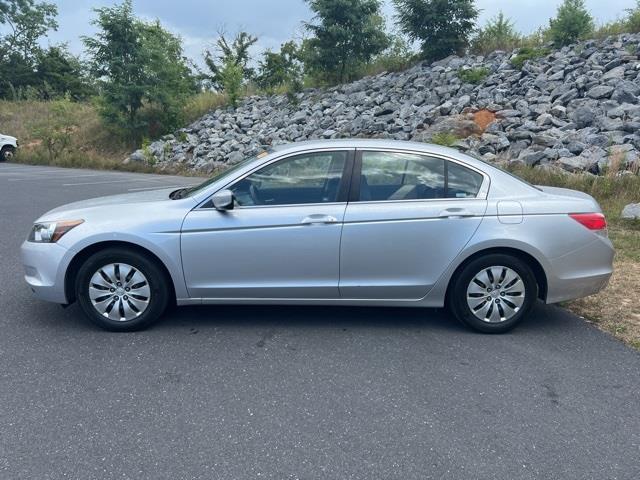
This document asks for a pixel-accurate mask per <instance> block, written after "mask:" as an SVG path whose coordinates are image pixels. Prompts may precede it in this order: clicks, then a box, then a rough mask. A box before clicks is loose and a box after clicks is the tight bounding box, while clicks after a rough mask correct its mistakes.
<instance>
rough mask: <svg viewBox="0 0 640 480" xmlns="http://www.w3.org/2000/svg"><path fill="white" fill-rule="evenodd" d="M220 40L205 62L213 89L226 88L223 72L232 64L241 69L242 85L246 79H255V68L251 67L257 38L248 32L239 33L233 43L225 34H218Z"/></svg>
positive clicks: (206, 52) (205, 58) (206, 55)
mask: <svg viewBox="0 0 640 480" xmlns="http://www.w3.org/2000/svg"><path fill="white" fill-rule="evenodd" d="M218 35H219V36H218V40H217V41H216V47H215V49H214V50H213V51H211V50H206V51H205V53H204V62H205V64H206V65H207V68H208V69H209V74H208V75H207V76H206V77H207V79H208V80H209V82H210V83H211V85H212V86H213V88H215V89H217V90H221V89H223V88H224V85H223V83H224V81H223V77H222V71H223V70H225V69H229V68H230V67H229V66H230V64H231V63H235V64H236V65H238V66H239V67H240V70H241V72H242V79H241V83H242V82H243V81H244V80H245V79H251V78H253V75H254V71H253V68H251V67H250V66H249V61H250V60H251V52H250V51H249V50H250V48H251V47H252V46H253V45H255V44H256V42H257V41H258V38H257V37H254V36H252V35H250V34H249V33H247V32H244V31H242V32H238V33H237V34H236V36H235V38H234V39H233V41H232V42H229V40H228V39H227V38H226V36H225V34H224V32H218Z"/></svg>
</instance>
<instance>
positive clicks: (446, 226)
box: [340, 151, 487, 300]
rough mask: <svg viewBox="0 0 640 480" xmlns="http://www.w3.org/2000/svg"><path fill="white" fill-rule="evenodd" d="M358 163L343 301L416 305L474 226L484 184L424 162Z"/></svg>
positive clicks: (376, 158) (366, 159)
mask: <svg viewBox="0 0 640 480" xmlns="http://www.w3.org/2000/svg"><path fill="white" fill-rule="evenodd" d="M357 157H358V159H357V160H356V164H355V168H354V174H353V175H354V176H353V181H352V188H351V190H352V195H353V196H352V198H351V201H350V202H349V205H348V207H347V211H346V213H345V218H344V227H343V234H342V247H341V254H340V258H341V266H340V272H341V273H340V293H341V296H342V298H348V299H395V300H400V299H406V300H416V299H420V298H422V297H424V296H425V295H426V294H427V293H428V292H429V290H430V289H431V288H432V287H433V285H435V283H436V282H437V280H438V278H439V277H440V275H441V274H442V273H443V272H444V270H445V269H446V268H447V267H448V266H449V265H450V263H451V262H452V261H453V260H454V258H455V257H456V256H457V255H458V254H459V253H460V251H461V250H462V249H463V248H464V246H465V245H466V244H467V242H468V241H469V240H470V239H471V237H472V236H473V234H474V233H475V231H476V230H477V228H478V226H479V225H480V222H481V221H482V218H483V215H484V213H485V211H486V208H487V202H486V200H485V199H483V198H477V197H478V193H479V192H480V190H481V187H482V185H483V182H484V181H485V177H484V176H483V175H482V174H481V173H479V172H476V171H475V170H471V169H469V168H466V167H464V166H462V165H460V164H458V163H455V162H450V161H448V160H444V159H441V158H435V157H429V156H424V155H414V154H407V153H394V152H388V151H364V152H359V154H358V156H357Z"/></svg>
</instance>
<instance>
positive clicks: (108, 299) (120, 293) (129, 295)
mask: <svg viewBox="0 0 640 480" xmlns="http://www.w3.org/2000/svg"><path fill="white" fill-rule="evenodd" d="M89 298H90V299H91V304H92V305H93V307H94V308H95V309H96V311H97V312H98V313H99V314H100V315H102V316H103V317H105V318H108V319H110V320H114V321H118V322H127V321H130V320H133V319H135V318H137V317H139V316H140V315H142V314H143V313H144V311H145V310H146V309H147V307H148V306H149V302H150V300H151V288H150V287H149V282H148V280H147V278H146V277H145V276H144V274H143V273H142V272H141V271H140V270H138V269H137V268H135V267H132V266H131V265H127V264H125V263H110V264H108V265H105V266H104V267H102V268H100V269H98V271H96V272H95V273H94V274H93V276H92V277H91V280H89Z"/></svg>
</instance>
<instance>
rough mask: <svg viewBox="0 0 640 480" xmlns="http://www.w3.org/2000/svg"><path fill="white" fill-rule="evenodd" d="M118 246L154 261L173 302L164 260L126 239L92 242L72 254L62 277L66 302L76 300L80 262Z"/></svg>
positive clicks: (169, 275) (174, 297) (170, 280)
mask: <svg viewBox="0 0 640 480" xmlns="http://www.w3.org/2000/svg"><path fill="white" fill-rule="evenodd" d="M118 247H119V248H125V249H128V250H131V251H135V252H136V253H138V254H141V255H144V256H145V257H147V258H148V259H150V260H151V261H153V262H154V263H156V264H157V265H158V266H159V267H160V269H161V270H162V271H163V273H164V275H165V276H166V278H167V283H168V285H169V288H170V292H171V297H170V299H169V301H170V303H173V304H175V302H176V289H175V285H174V283H173V277H172V276H171V273H170V272H169V269H168V268H167V266H166V265H165V264H164V262H163V261H162V260H161V259H160V257H158V256H157V255H156V254H155V253H153V252H152V251H151V250H149V249H147V248H144V247H141V246H140V245H136V244H135V243H130V242H126V241H119V240H108V241H102V242H97V243H93V244H91V245H89V246H87V247H85V248H83V249H82V250H80V251H79V252H78V253H76V254H75V255H74V257H73V258H72V259H71V262H70V263H69V266H68V267H67V270H66V272H65V278H64V293H65V296H66V298H67V302H68V303H69V304H71V303H73V302H75V301H76V288H75V287H76V279H77V275H78V271H79V270H80V267H81V266H82V264H83V263H84V262H85V261H86V260H87V259H88V258H89V257H91V256H92V255H94V254H95V253H97V252H100V251H102V250H106V249H108V248H118Z"/></svg>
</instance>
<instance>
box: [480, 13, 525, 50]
mask: <svg viewBox="0 0 640 480" xmlns="http://www.w3.org/2000/svg"><path fill="white" fill-rule="evenodd" d="M521 38H522V37H521V35H520V34H519V33H518V32H517V31H516V29H515V28H514V25H513V22H512V21H511V19H509V18H507V17H506V16H505V15H504V13H502V12H500V13H499V14H498V15H496V16H495V17H493V18H492V19H490V20H489V21H488V22H487V23H486V25H485V26H484V27H482V28H481V29H479V30H478V32H477V34H476V36H475V37H474V38H473V40H472V42H471V50H472V51H473V52H474V53H481V54H486V53H490V52H493V51H495V50H513V49H514V48H516V47H517V46H518V44H519V42H520V40H521Z"/></svg>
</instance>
